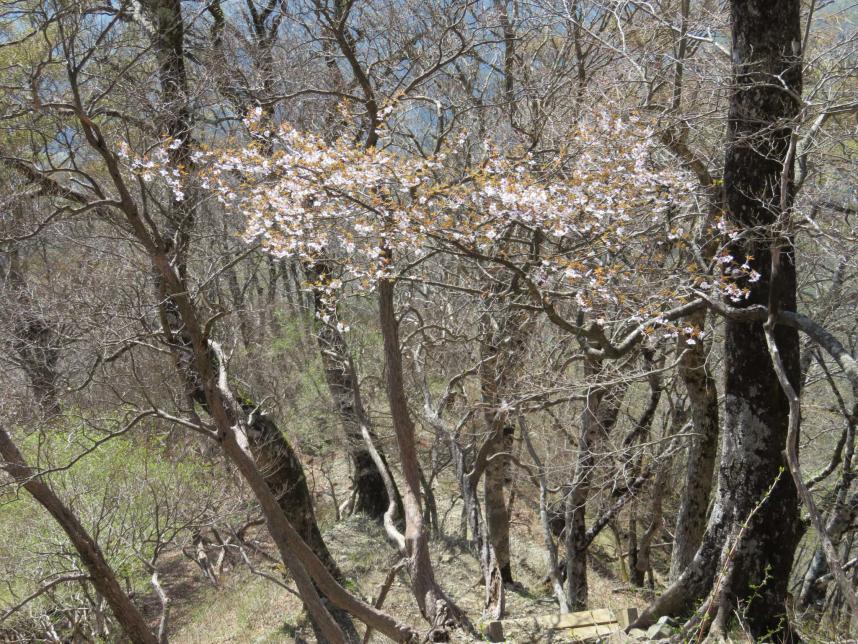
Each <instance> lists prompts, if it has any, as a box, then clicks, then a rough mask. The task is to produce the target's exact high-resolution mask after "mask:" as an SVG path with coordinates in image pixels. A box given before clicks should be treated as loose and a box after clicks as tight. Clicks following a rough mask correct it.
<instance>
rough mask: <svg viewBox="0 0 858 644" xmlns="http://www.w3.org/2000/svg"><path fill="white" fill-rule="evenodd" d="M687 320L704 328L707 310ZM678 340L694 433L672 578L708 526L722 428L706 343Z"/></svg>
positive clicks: (691, 556) (690, 557) (673, 552)
mask: <svg viewBox="0 0 858 644" xmlns="http://www.w3.org/2000/svg"><path fill="white" fill-rule="evenodd" d="M687 322H688V323H689V324H691V325H696V326H697V327H698V328H700V329H702V328H704V325H705V322H706V312H705V311H700V312H698V313H695V314H694V315H693V316H691V317H689V318H688V320H687ZM679 342H680V343H681V346H680V351H681V357H680V359H679V376H680V378H681V379H682V383H683V385H684V386H685V391H686V393H687V394H688V401H689V404H690V407H691V423H692V431H693V433H694V435H693V436H692V437H691V441H690V444H689V446H688V457H687V460H686V468H685V485H684V487H683V492H682V497H681V499H680V504H679V514H678V516H677V519H676V529H675V532H674V541H673V549H672V550H671V554H670V580H671V581H675V580H677V579H679V576H680V575H681V574H682V572H683V571H684V570H685V569H686V568H687V567H688V565H689V564H690V563H691V561H692V560H693V559H694V554H695V553H696V552H697V549H698V548H699V547H700V542H701V540H702V538H703V533H704V532H705V530H706V515H707V512H708V509H709V500H710V497H711V494H712V482H713V474H714V472H715V460H716V456H717V452H718V432H719V411H718V388H717V385H716V383H715V378H714V377H713V376H712V372H711V370H710V369H709V367H708V365H707V364H706V353H707V351H706V343H705V342H702V341H698V342H697V344H695V345H692V346H688V345H687V344H686V343H685V340H684V339H682V338H680V340H679Z"/></svg>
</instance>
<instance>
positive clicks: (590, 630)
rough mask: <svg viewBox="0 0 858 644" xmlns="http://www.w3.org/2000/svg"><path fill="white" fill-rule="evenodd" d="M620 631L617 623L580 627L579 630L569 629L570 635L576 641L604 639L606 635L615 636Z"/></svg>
mask: <svg viewBox="0 0 858 644" xmlns="http://www.w3.org/2000/svg"><path fill="white" fill-rule="evenodd" d="M618 630H619V626H618V625H617V623H616V622H613V623H612V624H595V625H594V626H579V627H578V628H572V629H569V631H570V632H569V635H571V636H572V637H574V638H576V639H582V640H585V639H589V638H591V637H602V636H604V635H613V634H614V633H616V632H617V631H618Z"/></svg>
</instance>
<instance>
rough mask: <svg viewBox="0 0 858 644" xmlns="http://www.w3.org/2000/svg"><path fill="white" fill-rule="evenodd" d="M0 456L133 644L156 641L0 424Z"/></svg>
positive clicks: (70, 516) (80, 529) (0, 465)
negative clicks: (61, 536)
mask: <svg viewBox="0 0 858 644" xmlns="http://www.w3.org/2000/svg"><path fill="white" fill-rule="evenodd" d="M0 456H2V457H3V460H4V461H5V463H0V469H2V470H5V471H6V472H8V473H9V475H11V476H12V478H13V479H14V480H15V482H16V483H18V484H19V485H21V486H23V488H24V489H25V490H27V492H29V493H30V494H31V495H32V496H33V498H34V499H36V501H37V502H38V503H39V505H41V506H42V507H43V508H45V510H47V511H48V513H50V515H51V516H52V517H53V518H54V520H55V521H56V522H57V523H58V524H59V526H60V527H61V528H62V529H63V531H64V532H65V533H66V535H67V536H68V538H69V541H71V544H72V546H74V549H75V551H76V552H77V554H78V556H79V557H80V560H81V562H82V563H83V565H84V567H85V568H86V570H87V572H89V576H90V578H89V581H90V582H91V583H92V585H93V586H94V587H95V589H96V590H97V591H98V592H99V594H100V595H101V596H102V597H103V598H104V600H105V601H106V602H107V605H108V606H110V610H111V611H112V612H113V615H114V617H116V621H117V622H118V623H119V625H120V627H121V628H122V630H123V631H124V632H125V635H126V636H127V637H128V639H129V640H130V641H132V642H134V643H135V644H158V638H157V637H155V635H154V634H153V633H152V631H151V630H149V626H148V625H147V624H146V620H145V619H144V618H143V615H142V614H141V613H140V611H139V610H138V609H137V607H136V606H135V605H134V604H133V603H132V602H131V599H129V597H128V595H126V594H125V592H124V591H123V590H122V587H121V586H120V585H119V582H118V581H117V580H116V575H115V574H114V573H113V569H112V568H111V567H110V564H108V563H107V560H106V559H105V558H104V554H103V553H102V552H101V548H99V547H98V543H96V541H95V540H94V539H93V538H92V537H91V536H90V535H89V533H88V532H87V531H86V529H85V528H84V527H83V525H81V523H80V521H79V520H78V518H77V517H76V516H75V515H74V513H73V512H72V511H71V510H70V509H69V508H68V507H67V506H66V505H65V504H64V503H63V502H62V501H61V500H60V498H59V497H58V496H57V495H56V494H54V491H53V490H52V489H51V488H50V487H49V486H48V484H47V483H45V482H44V481H43V480H42V478H41V477H40V476H39V474H38V472H34V471H33V470H32V469H31V468H30V467H29V466H28V465H27V463H26V462H25V461H24V457H23V456H22V455H21V452H20V451H19V450H18V448H17V446H16V445H15V443H14V442H12V438H11V437H10V436H9V434H8V433H7V432H6V430H5V429H3V428H2V427H0Z"/></svg>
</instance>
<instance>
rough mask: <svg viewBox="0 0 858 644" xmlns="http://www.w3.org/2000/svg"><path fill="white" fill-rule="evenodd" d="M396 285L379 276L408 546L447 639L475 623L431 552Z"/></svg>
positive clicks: (420, 595)
mask: <svg viewBox="0 0 858 644" xmlns="http://www.w3.org/2000/svg"><path fill="white" fill-rule="evenodd" d="M393 291H394V283H393V281H391V280H390V279H381V280H380V281H379V283H378V303H379V307H378V308H379V324H380V328H381V335H382V339H383V343H384V359H385V372H386V378H387V395H388V398H389V400H390V414H391V416H392V418H393V429H394V432H395V433H396V441H397V444H398V445H399V457H400V462H401V463H402V475H403V478H404V481H405V487H404V489H403V490H402V502H403V506H404V508H405V548H406V554H407V556H408V568H409V571H410V573H411V589H412V592H413V593H414V598H415V599H416V600H417V605H418V607H419V608H420V612H421V614H422V615H423V617H424V618H426V619H427V620H428V621H429V623H430V624H432V633H431V634H430V636H429V638H428V639H430V641H446V640H447V638H448V637H449V635H448V631H449V629H450V628H452V627H455V626H457V625H464V626H469V625H470V623H469V622H468V620H467V617H466V616H465V615H464V613H462V612H461V610H460V609H459V608H458V607H457V606H456V605H455V604H454V603H453V602H452V601H451V600H450V599H449V598H448V597H447V596H446V595H445V594H444V591H443V590H442V589H441V587H440V586H439V585H438V582H437V581H436V580H435V571H434V569H433V567H432V560H431V559H430V557H429V540H428V537H427V534H426V529H425V527H424V525H423V511H422V509H421V503H420V463H419V462H418V459H417V443H416V440H417V439H416V435H415V429H414V422H413V421H412V420H411V414H410V412H409V411H408V399H407V397H406V395H405V382H404V379H403V372H402V350H401V348H400V345H399V322H398V320H397V319H396V314H395V310H394V299H393ZM434 638H440V639H434Z"/></svg>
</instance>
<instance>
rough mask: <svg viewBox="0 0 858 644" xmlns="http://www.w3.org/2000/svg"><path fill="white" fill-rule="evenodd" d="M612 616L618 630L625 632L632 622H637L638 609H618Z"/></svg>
mask: <svg viewBox="0 0 858 644" xmlns="http://www.w3.org/2000/svg"><path fill="white" fill-rule="evenodd" d="M614 616H615V618H616V620H617V624H619V625H620V628H621V629H623V630H626V629H627V628H628V627H629V626H630V625H631V624H632V623H633V622H635V621H637V619H638V609H637V608H635V607H632V608H619V609H617V610H615V611H614Z"/></svg>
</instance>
